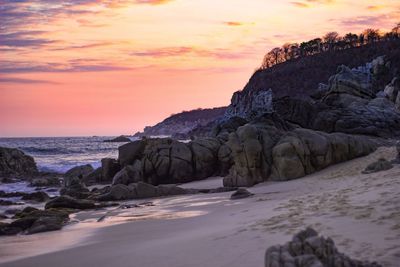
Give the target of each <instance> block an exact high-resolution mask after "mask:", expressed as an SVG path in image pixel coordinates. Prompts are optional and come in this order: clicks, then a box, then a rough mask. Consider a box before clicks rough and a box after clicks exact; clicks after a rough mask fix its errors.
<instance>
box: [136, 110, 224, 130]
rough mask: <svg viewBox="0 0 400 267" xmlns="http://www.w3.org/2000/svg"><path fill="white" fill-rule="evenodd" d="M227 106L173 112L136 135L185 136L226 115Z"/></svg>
mask: <svg viewBox="0 0 400 267" xmlns="http://www.w3.org/2000/svg"><path fill="white" fill-rule="evenodd" d="M225 110H226V107H218V108H209V109H195V110H191V111H183V112H181V113H178V114H173V115H171V116H169V117H168V118H166V119H165V120H163V121H162V122H160V123H158V124H156V125H154V126H147V127H145V128H144V130H143V132H138V133H136V134H135V136H157V135H168V136H185V135H186V134H187V133H189V132H190V131H191V130H193V129H195V128H197V127H199V126H205V125H207V124H209V123H210V122H212V121H214V120H215V119H217V118H219V117H221V116H223V115H224V113H225Z"/></svg>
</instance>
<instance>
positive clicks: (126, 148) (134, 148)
mask: <svg viewBox="0 0 400 267" xmlns="http://www.w3.org/2000/svg"><path fill="white" fill-rule="evenodd" d="M145 146H146V140H138V141H134V142H130V143H127V144H125V145H122V146H120V147H118V162H119V164H120V165H121V166H122V167H124V166H126V165H130V164H132V163H133V162H134V161H135V160H137V159H140V158H142V155H143V151H144V148H145Z"/></svg>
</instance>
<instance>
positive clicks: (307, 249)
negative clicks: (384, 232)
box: [264, 228, 382, 267]
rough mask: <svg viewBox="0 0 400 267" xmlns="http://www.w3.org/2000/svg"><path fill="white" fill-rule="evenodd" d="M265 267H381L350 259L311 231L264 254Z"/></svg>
mask: <svg viewBox="0 0 400 267" xmlns="http://www.w3.org/2000/svg"><path fill="white" fill-rule="evenodd" d="M264 266H265V267H289V266H290V267H339V266H340V267H341V266H357V267H382V265H380V264H378V263H376V262H365V261H364V262H363V261H359V260H355V259H351V258H350V257H348V256H346V255H345V254H343V253H341V252H339V251H338V249H337V248H336V246H335V243H334V242H333V240H332V239H331V238H329V237H328V238H325V237H323V236H319V235H318V233H317V232H316V231H315V230H314V229H312V228H307V229H306V230H304V231H301V232H299V233H298V234H296V235H294V237H293V239H292V241H290V242H288V243H286V244H285V245H283V246H272V247H270V248H268V249H267V251H266V252H265V258H264Z"/></svg>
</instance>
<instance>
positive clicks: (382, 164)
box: [362, 158, 393, 174]
mask: <svg viewBox="0 0 400 267" xmlns="http://www.w3.org/2000/svg"><path fill="white" fill-rule="evenodd" d="M391 168H393V165H392V163H390V162H389V161H387V160H386V159H384V158H381V159H379V160H378V161H375V162H373V163H371V164H369V165H368V166H367V167H366V168H365V170H364V171H362V173H363V174H369V173H374V172H380V171H386V170H389V169H391Z"/></svg>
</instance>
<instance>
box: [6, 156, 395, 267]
mask: <svg viewBox="0 0 400 267" xmlns="http://www.w3.org/2000/svg"><path fill="white" fill-rule="evenodd" d="M382 156H383V157H385V158H387V159H392V158H394V157H395V149H394V148H380V149H379V150H378V151H376V152H375V153H373V154H371V155H369V156H366V157H363V158H359V159H355V160H352V161H349V162H345V163H342V164H338V165H335V166H331V167H329V168H327V169H324V170H323V171H321V172H318V173H315V174H312V175H309V176H307V177H305V178H302V179H297V180H292V181H288V182H268V183H263V184H259V185H256V186H254V187H252V188H250V189H249V190H250V191H251V192H253V193H255V195H254V196H253V197H250V198H246V199H241V200H235V201H232V200H230V199H229V196H230V194H231V193H219V194H197V195H186V196H176V197H169V198H157V199H151V200H149V201H152V202H153V203H154V206H143V207H141V208H131V209H125V210H121V209H115V208H110V209H107V210H98V211H86V212H80V213H78V214H76V215H75V217H74V218H73V219H74V220H78V221H80V223H77V224H74V225H71V226H68V227H66V228H64V229H63V230H62V231H56V232H50V233H43V234H37V235H33V236H17V237H6V238H1V239H0V240H1V242H0V243H1V244H0V262H2V263H0V266H8V267H14V266H15V267H17V266H58V267H63V266H76V267H77V266H78V267H79V266H100V267H102V266H116V267H120V266H121V267H122V266H124V267H125V266H139V267H144V266H151V267H161V266H174V267H181V266H182V267H183V266H185V267H186V266H199V267H200V266H202V267H203V266H227V267H228V266H229V267H236V266H237V267H239V266H262V264H263V255H264V252H265V250H266V248H267V247H269V246H271V245H275V244H283V243H284V242H286V241H288V240H289V239H290V238H291V236H292V235H293V234H294V233H295V232H297V231H299V230H301V229H303V228H304V227H306V226H312V227H314V228H315V229H316V230H318V231H319V232H320V233H321V234H323V235H325V236H330V237H332V238H333V239H334V240H335V243H336V244H337V246H338V248H339V249H340V251H342V252H345V253H346V254H348V255H349V256H351V257H354V258H359V259H363V260H375V261H378V262H380V263H382V264H384V266H397V264H398V262H400V166H399V165H397V166H395V167H394V168H393V169H390V170H387V171H383V172H379V173H375V174H368V175H363V174H361V171H362V170H363V169H364V168H365V167H366V166H367V165H368V164H369V163H371V162H373V161H375V160H377V159H378V158H380V157H382ZM218 184H219V185H222V180H221V178H212V179H208V180H205V181H200V182H194V183H190V184H186V185H185V187H192V188H193V187H198V188H207V187H216V185H218ZM143 201H144V200H141V201H131V202H128V203H139V202H143ZM145 201H148V200H145ZM104 215H106V216H105V218H104V220H102V221H100V222H97V220H98V219H99V218H100V217H102V216H104ZM17 240H19V241H17ZM49 249H51V250H52V252H50V251H49ZM39 254H40V255H39ZM33 255H36V256H33ZM30 256H33V257H30ZM16 259H18V260H16Z"/></svg>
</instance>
